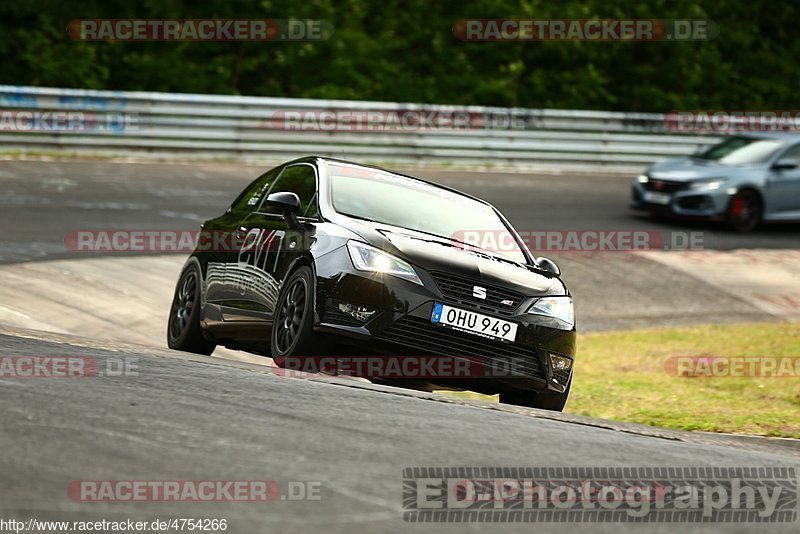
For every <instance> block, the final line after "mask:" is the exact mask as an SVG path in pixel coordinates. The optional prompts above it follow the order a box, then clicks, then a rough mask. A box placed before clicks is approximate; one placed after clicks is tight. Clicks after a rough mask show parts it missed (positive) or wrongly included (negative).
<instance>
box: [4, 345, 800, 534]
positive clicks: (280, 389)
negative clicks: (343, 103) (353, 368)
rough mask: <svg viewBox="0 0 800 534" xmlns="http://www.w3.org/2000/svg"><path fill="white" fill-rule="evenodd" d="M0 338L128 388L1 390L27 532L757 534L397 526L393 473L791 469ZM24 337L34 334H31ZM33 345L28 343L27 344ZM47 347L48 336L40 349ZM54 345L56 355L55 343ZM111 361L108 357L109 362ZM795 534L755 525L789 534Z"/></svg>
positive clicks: (575, 425)
mask: <svg viewBox="0 0 800 534" xmlns="http://www.w3.org/2000/svg"><path fill="white" fill-rule="evenodd" d="M28 335H31V334H29V333H24V332H22V333H20V335H18V336H9V335H4V334H0V346H2V347H3V348H4V350H5V351H9V352H13V353H15V354H18V355H36V354H43V353H44V354H81V355H83V356H86V357H90V358H95V359H96V360H97V361H98V362H100V363H99V364H98V368H100V369H102V368H103V364H102V362H104V361H106V360H108V359H112V358H113V359H117V360H118V359H120V358H132V359H134V361H135V370H136V372H137V373H138V375H137V376H119V377H104V378H100V377H94V378H84V379H68V378H65V379H52V380H48V379H21V378H20V379H0V399H1V401H0V402H2V406H3V407H4V409H3V410H2V411H1V412H0V422H2V429H3V430H2V433H0V448H2V451H3V453H2V455H0V472H2V473H3V484H2V486H1V487H0V497H2V499H1V500H0V514H2V517H4V518H16V519H21V520H26V519H28V518H31V517H34V518H37V519H40V520H41V519H53V520H56V519H57V520H70V521H73V520H74V521H79V520H99V519H103V518H105V519H107V520H121V519H127V518H131V519H134V520H147V521H151V520H153V519H156V518H161V519H167V518H173V517H194V518H197V517H208V518H218V519H223V518H225V519H227V520H228V522H229V530H228V531H229V532H235V533H253V532H281V533H282V532H336V533H338V532H342V533H351V532H357V531H360V530H363V531H365V532H376V533H378V532H452V533H456V532H465V531H469V532H481V531H486V530H488V529H491V530H492V531H499V532H532V531H534V532H564V530H563V529H564V528H567V529H569V531H572V529H574V528H581V529H583V530H587V531H590V532H671V531H673V530H674V529H675V528H680V529H681V530H682V531H685V532H751V531H752V529H753V528H754V525H752V524H751V525H731V524H728V523H710V524H702V525H698V524H691V523H690V524H677V525H676V524H657V523H656V524H649V525H640V524H630V523H589V524H586V523H583V524H581V523H572V524H561V525H558V524H545V523H537V524H530V523H509V524H500V525H496V524H489V525H486V524H481V523H466V524H461V523H450V524H442V523H432V524H409V523H406V522H404V521H403V519H402V498H401V495H402V491H401V490H402V472H403V469H404V468H407V467H421V466H424V467H429V466H431V467H432V466H512V467H513V466H581V467H588V466H591V467H620V466H641V467H709V466H713V467H739V466H747V467H759V466H764V467H792V466H797V465H798V464H799V463H800V450H798V449H796V448H792V447H788V446H783V445H780V444H763V443H761V442H755V443H750V442H748V441H743V440H736V439H731V438H727V437H725V436H714V435H707V434H692V433H685V432H672V431H664V430H660V429H655V428H649V427H644V426H639V425H624V424H616V423H611V422H603V421H599V420H593V419H589V418H582V417H576V416H565V415H560V414H551V413H549V412H541V411H538V410H532V409H523V408H513V407H503V406H499V405H485V404H482V403H477V402H472V403H471V402H469V401H453V400H452V399H450V398H447V397H442V396H434V395H430V394H421V393H414V392H408V391H406V390H402V389H396V388H388V387H381V386H375V385H371V384H361V383H355V382H353V383H347V382H343V381H338V382H337V381H330V382H326V381H325V380H303V379H297V378H287V377H282V376H275V375H274V374H270V371H269V370H268V369H266V368H263V367H257V366H248V365H247V364H241V363H236V362H230V361H225V360H221V359H215V358H207V357H200V356H194V355H183V354H181V353H175V352H167V351H158V350H155V349H151V350H142V349H136V348H135V347H131V346H124V345H113V344H103V343H99V345H100V346H104V347H108V348H107V349H98V348H91V347H90V346H87V345H98V342H97V341H96V340H88V339H77V338H73V339H69V338H67V339H59V338H57V337H56V338H53V339H52V340H46V339H45V340H41V339H29V338H27V337H26V336H28ZM34 335H35V334H34ZM36 336H38V335H36ZM45 337H47V336H45ZM64 341H67V343H64ZM108 349H111V350H108ZM76 480H274V481H276V482H277V483H278V485H279V487H281V489H282V491H284V493H285V491H286V488H287V487H288V485H289V483H290V481H295V482H296V481H302V482H311V483H314V484H316V485H317V487H319V492H318V495H319V500H313V501H312V500H309V501H289V500H285V501H284V500H275V501H274V502H269V503H230V502H228V503H196V502H195V503H190V502H185V503H159V502H116V503H108V502H81V501H76V500H73V499H71V498H69V497H68V496H67V491H66V488H67V485H68V484H69V482H70V481H76ZM796 527H797V525H796V523H795V524H770V525H759V527H758V528H759V530H760V531H762V532H796Z"/></svg>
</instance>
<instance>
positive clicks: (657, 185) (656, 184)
mask: <svg viewBox="0 0 800 534" xmlns="http://www.w3.org/2000/svg"><path fill="white" fill-rule="evenodd" d="M653 187H655V188H656V189H658V190H659V191H661V190H662V189H664V182H658V181H654V182H653Z"/></svg>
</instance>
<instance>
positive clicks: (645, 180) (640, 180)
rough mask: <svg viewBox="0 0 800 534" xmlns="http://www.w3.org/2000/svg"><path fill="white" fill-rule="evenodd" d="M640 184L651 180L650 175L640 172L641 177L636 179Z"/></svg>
mask: <svg viewBox="0 0 800 534" xmlns="http://www.w3.org/2000/svg"><path fill="white" fill-rule="evenodd" d="M636 180H638V182H639V183H640V184H646V183H647V182H649V181H650V177H649V176H647V175H646V174H640V175H639V177H638V178H637V179H636Z"/></svg>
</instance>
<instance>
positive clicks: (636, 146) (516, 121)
mask: <svg viewBox="0 0 800 534" xmlns="http://www.w3.org/2000/svg"><path fill="white" fill-rule="evenodd" d="M27 112H33V113H38V115H36V116H37V117H39V118H42V117H47V115H46V114H47V113H55V114H56V116H58V117H60V118H61V119H63V121H66V120H67V119H68V118H69V117H72V118H73V119H75V122H74V123H66V122H63V123H62V124H61V125H60V126H58V127H53V126H54V125H53V124H48V123H47V121H46V120H45V121H40V122H39V123H38V124H37V123H34V122H32V121H31V120H30V117H31V116H32V114H31V113H27ZM426 114H427V115H426ZM290 116H291V117H293V118H294V119H297V118H298V117H300V121H299V122H297V121H296V120H295V122H292V120H290V119H289V117H290ZM398 116H399V117H402V119H403V120H405V119H406V118H414V117H417V118H419V117H423V116H433V117H435V118H437V119H439V120H441V119H442V118H447V117H450V118H452V117H454V116H455V117H459V118H461V119H463V122H462V123H461V124H460V126H456V127H453V126H448V125H444V126H440V127H433V128H430V127H428V128H426V127H416V126H414V125H413V121H412V124H411V125H410V126H409V125H405V127H397V124H396V123H392V122H391V121H390V119H389V118H390V117H394V118H395V119H397V117H398ZM51 117H53V115H51ZM331 117H334V118H336V119H338V120H339V122H338V123H336V124H333V123H331V122H330V120H328V122H327V123H326V122H325V121H323V120H322V119H323V118H327V119H331ZM348 117H350V118H349V119H348ZM353 117H357V118H356V119H353ZM317 121H318V122H317ZM358 121H362V122H358ZM487 121H495V122H496V123H497V122H499V123H502V125H506V126H507V127H489V126H487V124H486V122H487ZM510 121H513V126H508V123H509V122H510ZM326 124H327V126H326ZM337 125H338V126H337ZM502 125H501V126H502ZM390 126H391V127H390ZM495 126H497V125H496V124H495ZM716 141H717V138H715V137H710V136H706V135H686V134H675V133H672V132H670V131H669V130H668V129H667V128H666V124H665V120H664V115H660V114H643V113H618V112H601V111H574V110H554V109H523V108H493V107H478V106H466V107H459V106H437V105H419V104H400V103H387V102H363V101H348V100H312V99H293V98H271V97H244V96H222V95H198V94H178V93H152V92H120V91H93V90H80V89H58V88H42V87H18V86H3V85H0V147H2V148H0V152H6V153H8V152H14V153H23V154H25V153H56V154H59V153H60V154H78V155H81V154H95V155H110V156H135V157H146V158H163V159H170V158H173V159H174V158H180V159H192V160H197V159H207V158H208V159H211V158H215V159H217V158H218V159H237V160H246V161H264V162H267V161H269V162H274V161H277V160H284V159H289V158H292V157H297V156H302V155H308V154H320V155H328V156H337V157H345V158H347V159H353V160H358V161H369V162H397V163H403V164H413V165H420V166H426V165H453V166H459V167H465V166H476V165H477V166H481V167H494V168H527V169H543V170H551V169H560V170H575V171H598V172H609V171H632V170H636V169H641V168H643V167H644V166H645V165H647V164H648V163H650V162H652V161H655V160H657V159H662V158H666V157H674V156H680V155H687V154H690V153H692V152H693V151H694V150H696V149H697V148H698V147H699V146H706V145H709V144H711V143H714V142H716Z"/></svg>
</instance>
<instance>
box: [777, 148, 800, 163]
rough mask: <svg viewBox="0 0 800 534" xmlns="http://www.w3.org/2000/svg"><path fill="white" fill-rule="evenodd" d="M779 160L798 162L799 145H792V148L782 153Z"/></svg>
mask: <svg viewBox="0 0 800 534" xmlns="http://www.w3.org/2000/svg"><path fill="white" fill-rule="evenodd" d="M780 159H796V160H797V161H798V162H800V145H794V146H793V147H792V148H790V149H789V150H787V151H786V152H784V153H783V154H782V155H781V157H780Z"/></svg>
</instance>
